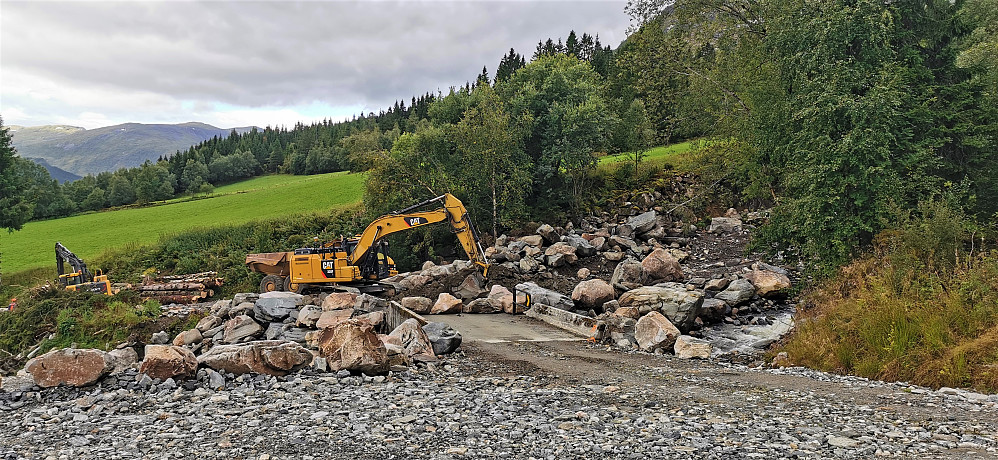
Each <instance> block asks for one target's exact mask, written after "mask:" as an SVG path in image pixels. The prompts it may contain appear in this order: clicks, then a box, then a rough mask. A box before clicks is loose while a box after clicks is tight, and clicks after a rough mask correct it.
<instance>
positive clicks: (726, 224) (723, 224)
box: [708, 217, 742, 233]
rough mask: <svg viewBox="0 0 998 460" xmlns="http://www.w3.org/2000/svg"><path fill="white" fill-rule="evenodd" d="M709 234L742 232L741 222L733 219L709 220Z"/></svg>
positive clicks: (719, 218) (718, 218) (715, 218)
mask: <svg viewBox="0 0 998 460" xmlns="http://www.w3.org/2000/svg"><path fill="white" fill-rule="evenodd" d="M708 231H709V232H710V233H734V232H740V231H742V221H741V219H737V218H734V217H714V218H712V219H710V230H708Z"/></svg>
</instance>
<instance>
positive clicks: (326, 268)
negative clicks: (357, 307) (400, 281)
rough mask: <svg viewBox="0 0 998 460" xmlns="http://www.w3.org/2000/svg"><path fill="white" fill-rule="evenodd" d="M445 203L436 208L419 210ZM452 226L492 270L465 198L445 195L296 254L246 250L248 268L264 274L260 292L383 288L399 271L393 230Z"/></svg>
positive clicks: (485, 271)
mask: <svg viewBox="0 0 998 460" xmlns="http://www.w3.org/2000/svg"><path fill="white" fill-rule="evenodd" d="M437 202H441V203H442V206H440V207H439V208H437V209H431V210H419V209H420V208H422V207H423V206H427V205H429V204H431V203H437ZM445 221H446V222H447V223H449V224H450V226H451V228H452V229H453V230H454V233H455V234H457V239H458V240H459V241H460V242H461V247H463V248H464V251H465V252H466V253H467V254H468V259H470V260H471V261H472V263H474V264H475V265H478V267H479V268H481V269H482V272H483V274H486V275H487V274H488V269H489V264H488V262H486V260H485V251H484V250H482V246H481V244H480V243H479V242H478V240H479V239H478V234H477V233H476V232H475V227H474V226H473V225H472V224H471V219H469V217H468V210H467V209H465V207H464V204H462V203H461V200H458V199H457V198H456V197H454V195H451V194H449V193H448V194H444V195H441V196H438V197H436V198H432V199H429V200H426V201H424V202H422V203H418V204H416V205H413V206H409V207H408V208H405V209H402V210H400V211H396V212H392V213H388V214H386V215H384V216H381V217H379V218H377V219H375V220H374V222H371V223H370V225H368V226H367V228H365V229H364V231H363V233H361V234H360V235H357V236H356V237H352V238H343V237H341V238H340V239H338V240H334V241H330V242H327V243H325V244H322V245H318V244H317V245H315V246H313V247H307V248H300V249H296V250H295V251H294V252H279V253H263V254H247V255H246V266H247V267H248V268H249V269H250V270H252V271H256V272H260V273H263V274H264V275H265V276H264V277H263V280H262V281H261V282H260V292H269V291H275V290H278V291H279V290H286V291H296V292H299V293H300V292H305V290H307V289H310V288H311V287H312V286H336V285H338V284H340V283H344V284H348V285H351V287H354V288H356V289H370V291H371V292H377V290H381V291H383V290H385V286H384V285H383V284H382V283H380V282H379V281H380V280H383V279H385V278H388V277H390V276H392V275H396V274H398V271H396V270H395V262H394V261H393V260H392V259H391V258H390V257H389V256H388V241H387V240H385V237H386V236H388V235H391V234H393V233H397V232H401V231H405V230H411V229H413V228H416V227H421V226H424V225H431V224H437V223H441V222H445Z"/></svg>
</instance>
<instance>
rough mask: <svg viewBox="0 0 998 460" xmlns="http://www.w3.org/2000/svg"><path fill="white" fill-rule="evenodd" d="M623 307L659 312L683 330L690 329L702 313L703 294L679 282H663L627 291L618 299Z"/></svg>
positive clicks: (644, 311)
mask: <svg viewBox="0 0 998 460" xmlns="http://www.w3.org/2000/svg"><path fill="white" fill-rule="evenodd" d="M618 301H619V302H620V306H621V307H637V309H638V311H640V312H641V313H642V314H644V313H646V312H659V313H661V314H663V315H665V316H666V317H667V318H669V321H670V322H672V324H674V325H675V326H676V327H678V328H679V329H680V330H682V331H687V332H688V331H689V330H690V329H691V328H692V327H693V325H694V322H695V321H696V318H697V316H699V315H700V308H701V306H702V305H703V295H702V294H700V293H699V292H697V291H688V290H686V286H684V285H682V284H679V283H662V284H657V285H655V286H643V287H640V288H637V289H634V290H631V291H627V292H625V293H624V295H622V296H620V299H619V300H618Z"/></svg>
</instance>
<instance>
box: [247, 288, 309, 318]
mask: <svg viewBox="0 0 998 460" xmlns="http://www.w3.org/2000/svg"><path fill="white" fill-rule="evenodd" d="M302 299H303V296H302V295H301V294H295V293H294V292H284V291H272V292H267V293H264V294H260V298H259V299H257V301H256V303H255V304H254V306H253V314H254V318H256V319H257V320H261V321H283V320H284V318H287V317H288V315H290V314H291V312H292V311H296V310H298V306H299V305H301V302H302Z"/></svg>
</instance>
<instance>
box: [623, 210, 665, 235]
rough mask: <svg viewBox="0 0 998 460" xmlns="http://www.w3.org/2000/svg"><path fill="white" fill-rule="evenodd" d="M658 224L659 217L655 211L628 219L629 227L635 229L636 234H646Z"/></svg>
mask: <svg viewBox="0 0 998 460" xmlns="http://www.w3.org/2000/svg"><path fill="white" fill-rule="evenodd" d="M656 224H658V215H657V214H656V213H655V211H648V212H645V213H641V214H638V215H636V216H634V217H631V218H630V219H627V225H629V226H630V227H631V228H633V229H634V232H635V233H645V232H647V231H649V230H651V229H653V228H655V225H656Z"/></svg>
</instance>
